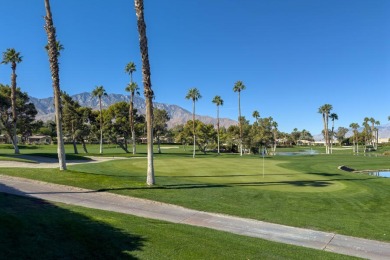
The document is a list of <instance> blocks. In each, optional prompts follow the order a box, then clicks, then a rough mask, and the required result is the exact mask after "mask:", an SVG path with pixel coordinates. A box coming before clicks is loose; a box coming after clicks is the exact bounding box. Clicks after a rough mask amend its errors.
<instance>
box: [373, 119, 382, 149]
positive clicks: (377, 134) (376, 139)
mask: <svg viewBox="0 0 390 260" xmlns="http://www.w3.org/2000/svg"><path fill="white" fill-rule="evenodd" d="M380 124H381V122H379V121H378V120H377V121H375V125H377V126H379V125H380ZM374 137H375V150H378V142H379V129H378V128H377V127H375V136H374Z"/></svg>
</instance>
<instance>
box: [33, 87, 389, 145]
mask: <svg viewBox="0 0 390 260" xmlns="http://www.w3.org/2000/svg"><path fill="white" fill-rule="evenodd" d="M71 97H72V98H73V100H75V101H77V102H78V103H79V104H80V105H81V106H85V107H91V108H92V109H95V110H98V109H99V99H98V98H97V97H93V96H92V95H91V93H88V92H84V93H80V94H76V95H73V96H71ZM30 101H31V102H32V103H33V104H34V105H35V108H36V109H37V111H38V115H37V117H36V118H37V119H38V120H42V121H47V120H54V105H53V104H54V101H53V98H52V97H48V98H34V97H30ZM120 101H125V102H129V96H128V95H122V94H108V95H107V96H103V97H102V107H103V108H108V107H109V106H110V105H112V104H114V103H117V102H120ZM153 105H154V107H157V108H159V109H164V110H166V111H167V112H168V114H169V117H170V118H171V119H170V120H169V121H168V128H172V127H174V126H176V125H180V124H185V123H186V122H187V121H188V120H192V113H191V112H190V111H188V110H186V109H184V108H182V107H180V106H177V105H171V104H164V103H158V102H154V103H153ZM134 107H135V108H136V109H138V112H139V113H141V114H145V100H144V99H143V98H141V97H139V96H135V97H134ZM195 118H196V119H198V120H200V121H202V122H203V123H206V124H213V125H216V124H217V119H216V118H214V117H210V116H201V115H196V117H195ZM237 124H238V122H237V121H235V120H232V119H229V118H220V125H221V127H226V128H227V127H229V126H231V125H237ZM377 128H378V129H379V138H390V124H386V125H381V126H377ZM359 131H362V129H359ZM352 135H353V133H352V131H349V132H348V133H347V134H346V136H352ZM313 137H314V139H315V140H317V141H320V140H322V139H323V136H322V134H317V135H314V136H313Z"/></svg>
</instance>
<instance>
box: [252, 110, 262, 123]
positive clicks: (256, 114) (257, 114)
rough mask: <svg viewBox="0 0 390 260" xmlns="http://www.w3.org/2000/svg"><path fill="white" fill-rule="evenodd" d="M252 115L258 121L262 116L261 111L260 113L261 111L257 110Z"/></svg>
mask: <svg viewBox="0 0 390 260" xmlns="http://www.w3.org/2000/svg"><path fill="white" fill-rule="evenodd" d="M252 116H253V118H254V119H256V121H257V120H258V119H259V118H260V113H259V111H257V110H255V111H253V113H252Z"/></svg>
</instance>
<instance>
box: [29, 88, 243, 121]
mask: <svg viewBox="0 0 390 260" xmlns="http://www.w3.org/2000/svg"><path fill="white" fill-rule="evenodd" d="M71 97H72V99H73V100H75V101H77V102H78V103H79V104H80V105H81V106H84V107H91V108H92V109H95V110H98V109H99V99H98V98H97V97H93V96H92V95H91V93H88V92H84V93H80V94H76V95H73V96H71ZM30 101H31V102H32V103H33V104H34V105H35V108H36V109H37V111H38V114H37V116H36V119H38V120H42V121H47V120H54V105H53V104H54V101H53V98H52V97H48V98H34V97H30ZM120 101H125V102H129V96H128V95H122V94H108V95H107V96H103V97H102V107H103V108H108V107H109V106H110V105H112V104H115V103H117V102H120ZM153 106H154V107H156V108H158V109H164V110H166V111H167V112H168V115H169V117H170V118H171V119H170V120H169V121H168V128H172V127H174V126H176V125H180V124H185V123H186V122H187V121H188V120H192V112H190V111H188V110H186V109H184V108H182V107H179V106H177V105H171V104H164V103H157V102H154V103H153ZM134 107H135V108H136V109H137V110H138V112H139V113H141V114H145V100H144V99H143V98H141V97H139V96H135V97H134ZM195 118H196V119H198V120H200V121H202V122H203V123H205V124H214V125H216V124H217V119H216V118H214V117H210V116H201V115H196V116H195ZM219 121H220V125H221V127H229V126H231V125H237V124H238V123H237V121H235V120H232V119H229V118H220V119H219Z"/></svg>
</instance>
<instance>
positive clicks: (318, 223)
mask: <svg viewBox="0 0 390 260" xmlns="http://www.w3.org/2000/svg"><path fill="white" fill-rule="evenodd" d="M262 162H263V161H262V159H261V158H259V157H256V156H244V157H242V158H240V157H239V156H237V155H231V154H226V155H222V156H216V155H215V154H208V155H198V157H197V158H196V159H193V158H191V154H190V151H187V153H183V151H182V149H181V148H178V149H176V151H173V149H170V150H169V153H167V152H166V153H163V154H161V155H156V158H155V174H156V180H157V185H156V186H155V187H153V188H148V187H146V186H145V173H146V158H129V159H128V160H117V161H110V162H105V163H100V164H80V165H77V166H71V167H69V171H67V172H59V171H58V170H52V169H39V170H36V169H24V170H23V171H20V170H18V169H0V173H3V174H9V175H15V176H22V177H27V178H33V179H39V180H43V181H48V182H54V183H60V184H68V185H73V186H79V187H84V188H90V189H94V190H105V191H110V192H115V193H119V194H124V195H129V196H136V197H142V198H148V199H152V200H158V201H163V202H167V203H173V204H177V205H182V206H185V207H189V208H194V209H199V210H204V211H211V212H219V213H226V214H231V215H237V216H242V217H248V218H253V219H259V220H264V221H269V222H274V223H280V224H286V225H291V226H297V227H305V228H313V229H317V230H324V231H329V232H336V233H340V234H345V235H351V236H357V237H365V238H371V239H377V240H384V241H390V228H389V225H388V224H389V215H390V203H388V201H390V189H389V188H390V180H389V179H384V178H377V177H371V176H367V175H362V174H356V173H348V172H343V171H341V170H338V169H337V167H338V166H340V165H347V166H349V167H351V168H355V169H359V170H364V169H383V168H389V165H390V163H389V162H390V158H389V157H383V156H381V157H365V156H353V155H349V154H334V155H315V156H292V157H287V156H284V157H282V156H276V157H273V158H272V157H267V158H265V160H264V162H265V164H264V173H265V174H264V177H263V172H262Z"/></svg>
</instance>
